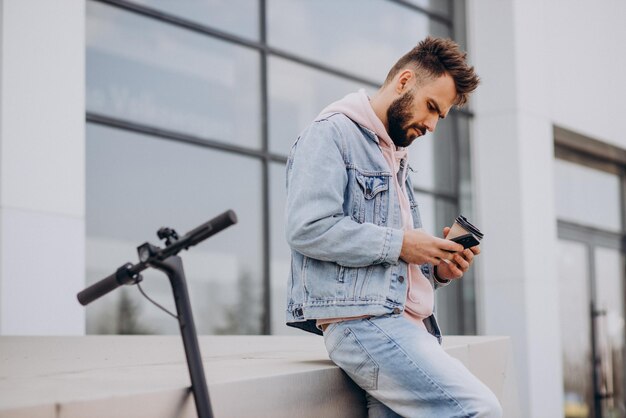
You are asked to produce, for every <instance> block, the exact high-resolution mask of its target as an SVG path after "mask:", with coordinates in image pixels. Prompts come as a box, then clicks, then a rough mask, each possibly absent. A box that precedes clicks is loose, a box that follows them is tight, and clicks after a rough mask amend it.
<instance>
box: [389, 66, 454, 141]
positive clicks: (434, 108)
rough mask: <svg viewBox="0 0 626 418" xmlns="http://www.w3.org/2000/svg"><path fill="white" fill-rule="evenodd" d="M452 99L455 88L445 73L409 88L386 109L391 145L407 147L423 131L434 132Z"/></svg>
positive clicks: (452, 101) (446, 112)
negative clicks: (392, 143)
mask: <svg viewBox="0 0 626 418" xmlns="http://www.w3.org/2000/svg"><path fill="white" fill-rule="evenodd" d="M455 99H456V87H455V86H454V80H453V79H452V77H450V76H449V75H448V74H444V75H443V76H441V77H439V78H436V79H434V80H431V81H426V82H425V83H424V84H423V85H421V86H419V87H417V86H415V85H414V86H413V87H412V88H409V89H408V91H407V92H406V93H404V94H403V95H402V96H400V97H398V98H397V99H395V100H394V101H393V102H392V103H391V105H390V106H389V108H388V109H387V123H388V129H387V131H388V133H389V136H390V137H391V139H392V140H393V142H394V144H396V146H399V147H407V146H409V145H411V143H412V142H413V141H414V140H415V139H416V138H418V137H420V136H422V135H424V134H426V131H430V132H434V130H435V127H436V126H437V122H438V121H439V119H443V118H445V117H446V115H447V114H448V112H449V111H450V108H451V107H452V105H453V104H454V101H455Z"/></svg>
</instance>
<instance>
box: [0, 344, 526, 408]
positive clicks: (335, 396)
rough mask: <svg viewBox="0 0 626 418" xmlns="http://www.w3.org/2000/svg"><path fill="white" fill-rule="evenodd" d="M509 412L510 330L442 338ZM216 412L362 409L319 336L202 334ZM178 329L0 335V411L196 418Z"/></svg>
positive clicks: (511, 398)
mask: <svg viewBox="0 0 626 418" xmlns="http://www.w3.org/2000/svg"><path fill="white" fill-rule="evenodd" d="M444 347H445V349H446V351H447V352H448V353H450V355H452V356H454V357H456V358H458V359H459V360H461V361H462V362H463V363H464V364H465V365H466V366H467V367H468V368H469V369H470V370H471V371H472V372H473V373H474V374H475V375H476V376H478V377H479V378H480V379H481V380H482V381H483V382H485V384H487V386H489V387H490V388H491V389H492V390H493V391H494V392H495V393H496V395H497V396H498V398H499V399H500V401H501V402H502V403H503V406H504V408H505V413H506V415H505V416H507V417H509V416H516V415H515V414H516V411H517V410H518V408H517V399H516V396H515V383H514V376H513V373H512V372H513V369H512V358H511V347H510V340H509V338H508V337H465V336H464V337H446V338H445V339H444ZM200 348H201V351H202V353H203V356H202V357H203V363H204V367H205V372H206V375H207V383H208V385H209V395H210V397H211V403H212V406H213V411H214V414H215V416H216V417H218V418H219V417H238V418H239V417H303V418H304V417H316V418H319V417H325V418H326V417H328V418H330V417H347V418H351V417H355V418H356V417H366V416H367V413H366V410H365V405H364V397H363V394H362V392H361V390H360V389H358V388H357V387H356V386H355V385H354V384H353V383H352V382H351V381H350V379H348V378H347V377H346V376H345V375H344V374H343V372H342V371H341V370H339V369H338V368H337V367H336V366H335V365H334V364H333V363H332V362H331V361H330V360H329V359H328V355H327V354H326V350H325V348H324V344H323V340H322V338H320V337H316V336H302V337H285V336H204V337H200ZM189 385H190V381H189V376H188V372H187V364H186V362H185V356H184V351H183V346H182V340H181V338H180V337H178V336H88V337H0V418H5V417H11V418H17V417H28V418H39V417H42V418H44V417H45V418H71V417H94V418H97V417H130V416H132V417H151V418H160V417H163V418H166V417H167V418H172V417H195V416H196V413H195V406H194V403H193V399H192V397H191V395H190V391H189V388H188V387H189Z"/></svg>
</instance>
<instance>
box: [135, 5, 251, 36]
mask: <svg viewBox="0 0 626 418" xmlns="http://www.w3.org/2000/svg"><path fill="white" fill-rule="evenodd" d="M131 1H132V2H134V3H139V4H142V5H144V6H149V7H151V8H153V9H158V10H162V11H163V12H166V13H168V14H172V15H176V16H180V17H182V18H184V19H188V20H191V21H194V22H198V23H201V24H203V25H207V26H212V27H215V28H216V29H219V30H221V31H224V32H231V33H233V34H235V35H241V36H243V37H246V38H250V39H254V40H256V39H258V38H259V1H258V0H237V1H236V2H233V1H231V0H184V1H174V0H131Z"/></svg>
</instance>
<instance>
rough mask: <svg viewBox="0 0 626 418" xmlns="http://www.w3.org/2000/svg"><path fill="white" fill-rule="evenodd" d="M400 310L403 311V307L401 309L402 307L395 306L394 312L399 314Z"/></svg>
mask: <svg viewBox="0 0 626 418" xmlns="http://www.w3.org/2000/svg"><path fill="white" fill-rule="evenodd" d="M400 312H402V309H400V308H393V313H395V314H396V315H397V314H399V313H400Z"/></svg>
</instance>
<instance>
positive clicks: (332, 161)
mask: <svg viewBox="0 0 626 418" xmlns="http://www.w3.org/2000/svg"><path fill="white" fill-rule="evenodd" d="M406 163H407V162H406V161H404V160H403V161H402V162H401V164H406ZM400 172H402V170H400ZM391 176H392V173H391V172H390V170H389V165H388V164H387V162H386V161H385V158H384V157H383V154H382V152H381V150H380V148H379V144H378V137H377V136H376V134H375V133H374V132H372V131H371V130H369V129H367V128H365V127H363V126H361V125H358V124H356V123H355V122H353V121H352V120H351V119H349V118H348V117H347V116H345V115H343V114H341V113H334V114H330V115H326V116H324V117H322V118H321V119H318V120H316V121H315V122H313V123H312V124H311V125H310V126H309V127H308V128H307V129H305V131H304V132H303V133H302V134H301V135H300V136H299V137H298V139H297V140H296V142H295V143H294V145H293V146H292V148H291V152H290V155H289V159H288V162H287V207H286V236H287V241H288V243H289V245H290V246H291V249H292V251H291V269H290V274H289V281H288V285H287V325H289V326H294V327H297V328H302V329H304V330H306V331H310V332H313V333H316V334H321V332H320V331H319V329H318V328H317V327H316V326H315V320H316V319H324V318H345V317H353V316H361V315H372V316H379V315H386V314H400V313H402V311H403V310H404V303H405V300H406V295H407V285H408V280H405V277H407V267H408V265H407V263H406V262H404V261H403V260H401V259H400V258H399V257H400V249H401V247H402V239H403V236H404V232H403V230H402V225H401V222H402V221H401V217H400V203H399V201H398V197H397V196H398V195H397V192H396V190H395V185H394V183H395V182H394V181H390V180H391ZM400 181H401V180H400V179H399V183H400ZM406 190H407V195H408V199H409V203H410V207H411V212H412V215H413V223H414V225H413V226H414V228H420V227H421V226H422V225H421V219H420V215H419V210H418V207H417V203H416V202H415V197H414V195H413V188H412V186H411V180H410V176H407V180H406ZM420 268H421V270H422V272H423V273H424V275H425V276H426V277H427V278H428V280H429V281H430V282H431V284H432V285H433V287H434V288H437V287H439V286H441V285H440V284H439V282H437V281H436V280H434V278H433V268H432V265H429V264H424V265H422V266H420ZM424 322H425V325H426V327H427V329H428V330H429V332H430V333H431V334H433V335H434V336H435V337H437V338H438V339H440V338H441V333H440V330H439V327H438V325H437V321H436V320H435V317H434V316H433V315H431V316H430V317H428V318H427V320H425V321H424Z"/></svg>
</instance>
